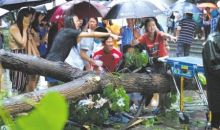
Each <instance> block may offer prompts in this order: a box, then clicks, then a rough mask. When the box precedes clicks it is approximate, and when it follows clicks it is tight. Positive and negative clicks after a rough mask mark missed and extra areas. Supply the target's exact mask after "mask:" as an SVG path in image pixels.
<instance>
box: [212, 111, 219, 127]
mask: <svg viewBox="0 0 220 130" xmlns="http://www.w3.org/2000/svg"><path fill="white" fill-rule="evenodd" d="M219 126H220V112H212V119H211V127H212V130H219Z"/></svg>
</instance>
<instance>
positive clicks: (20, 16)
mask: <svg viewBox="0 0 220 130" xmlns="http://www.w3.org/2000/svg"><path fill="white" fill-rule="evenodd" d="M34 11H35V10H34V9H33V8H30V7H25V8H22V9H20V10H19V11H18V14H17V21H16V24H17V26H18V29H19V31H20V33H21V36H23V19H24V17H27V16H28V15H30V14H33V13H34Z"/></svg>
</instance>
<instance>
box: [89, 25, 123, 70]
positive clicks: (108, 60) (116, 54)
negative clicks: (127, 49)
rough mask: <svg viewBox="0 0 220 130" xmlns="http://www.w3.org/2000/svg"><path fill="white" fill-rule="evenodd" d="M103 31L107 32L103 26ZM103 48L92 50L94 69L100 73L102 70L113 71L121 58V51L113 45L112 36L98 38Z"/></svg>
mask: <svg viewBox="0 0 220 130" xmlns="http://www.w3.org/2000/svg"><path fill="white" fill-rule="evenodd" d="M103 32H108V31H107V30H106V29H105V28H103ZM100 40H101V42H102V45H103V48H101V49H99V50H97V51H96V52H94V55H93V59H94V60H95V63H96V65H94V70H95V71H96V72H97V73H98V74H100V73H102V72H114V71H116V69H117V66H118V64H119V62H120V60H121V59H122V53H121V52H120V51H118V50H117V49H116V48H114V47H113V46H114V45H113V37H111V36H107V37H102V38H100Z"/></svg>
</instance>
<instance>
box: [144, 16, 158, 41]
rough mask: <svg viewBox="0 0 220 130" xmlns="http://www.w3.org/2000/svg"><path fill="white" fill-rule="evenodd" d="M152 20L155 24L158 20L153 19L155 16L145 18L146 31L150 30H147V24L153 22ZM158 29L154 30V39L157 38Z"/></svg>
mask: <svg viewBox="0 0 220 130" xmlns="http://www.w3.org/2000/svg"><path fill="white" fill-rule="evenodd" d="M151 21H153V22H154V23H155V24H156V21H155V20H154V19H153V18H147V19H146V20H145V24H144V25H145V31H146V32H148V30H147V25H148V24H149V23H150V22H151ZM156 34H157V31H155V32H154V41H155V40H156V37H157V35H156Z"/></svg>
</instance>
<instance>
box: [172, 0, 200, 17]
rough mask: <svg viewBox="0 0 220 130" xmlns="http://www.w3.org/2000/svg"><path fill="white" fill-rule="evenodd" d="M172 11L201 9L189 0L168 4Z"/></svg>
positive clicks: (181, 11) (193, 11) (187, 11)
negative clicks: (188, 0) (187, 0)
mask: <svg viewBox="0 0 220 130" xmlns="http://www.w3.org/2000/svg"><path fill="white" fill-rule="evenodd" d="M170 9H171V10H172V11H179V12H180V13H193V14H194V13H202V12H201V10H200V9H199V8H198V7H197V6H196V5H194V4H192V3H189V2H185V1H184V2H181V1H177V2H175V3H174V4H172V5H171V6H170Z"/></svg>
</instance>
